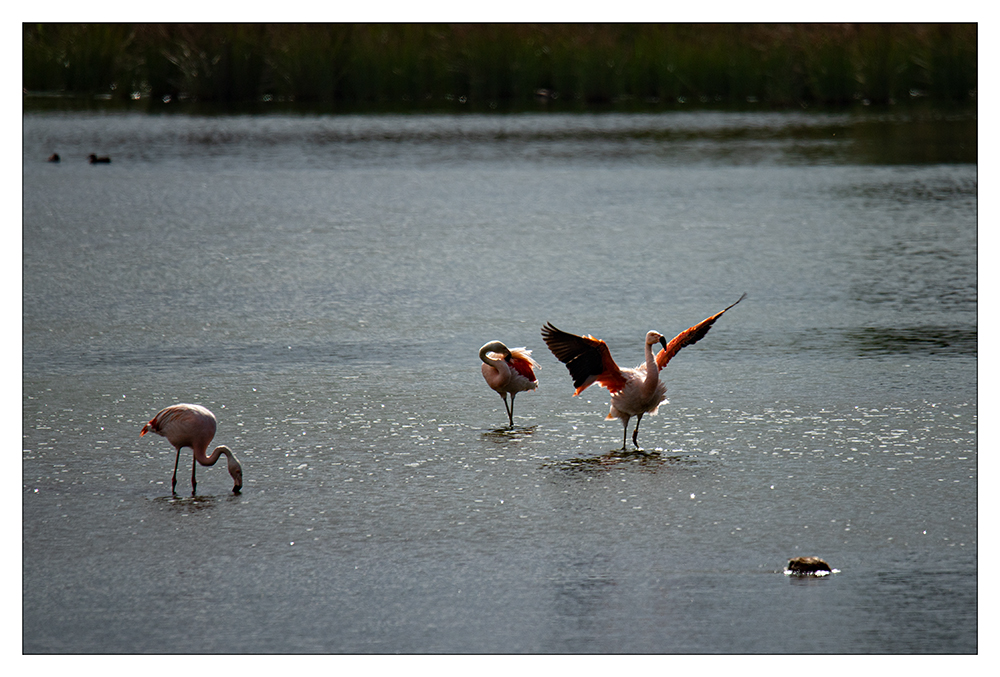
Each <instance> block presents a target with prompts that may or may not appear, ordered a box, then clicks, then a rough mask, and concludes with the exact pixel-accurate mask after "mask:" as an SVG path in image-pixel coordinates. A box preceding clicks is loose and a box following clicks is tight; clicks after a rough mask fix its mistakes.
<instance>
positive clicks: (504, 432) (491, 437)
mask: <svg viewBox="0 0 1000 677" xmlns="http://www.w3.org/2000/svg"><path fill="white" fill-rule="evenodd" d="M537 428H538V426H537V425H532V426H527V427H525V428H519V427H517V426H515V427H513V428H495V429H494V430H488V431H486V432H484V433H483V434H482V438H483V440H486V441H489V442H493V443H495V444H507V443H508V442H516V441H518V440H520V439H522V438H524V437H528V436H530V435H534V434H535V430H536V429H537Z"/></svg>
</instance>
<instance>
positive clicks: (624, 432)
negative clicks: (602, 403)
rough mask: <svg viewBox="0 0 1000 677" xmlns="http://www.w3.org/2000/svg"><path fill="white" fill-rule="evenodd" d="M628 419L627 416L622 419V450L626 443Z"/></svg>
mask: <svg viewBox="0 0 1000 677" xmlns="http://www.w3.org/2000/svg"><path fill="white" fill-rule="evenodd" d="M628 419H629V417H628V416H626V417H625V418H623V419H622V451H625V445H626V444H627V443H628Z"/></svg>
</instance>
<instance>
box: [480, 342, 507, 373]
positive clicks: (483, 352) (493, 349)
mask: <svg viewBox="0 0 1000 677" xmlns="http://www.w3.org/2000/svg"><path fill="white" fill-rule="evenodd" d="M490 353H498V354H500V355H504V356H506V355H507V353H508V351H507V346H505V345H504V344H502V343H499V342H493V343H487V344H486V345H485V346H483V347H482V348H480V349H479V359H481V360H482V361H483V362H484V363H485V364H488V365H490V366H491V367H494V368H499V365H500V364H501V363H503V364H504V365H506V361H505V360H503V359H499V360H495V359H493V358H492V357H490Z"/></svg>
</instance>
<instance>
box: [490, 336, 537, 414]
mask: <svg viewBox="0 0 1000 677" xmlns="http://www.w3.org/2000/svg"><path fill="white" fill-rule="evenodd" d="M494 356H497V357H494ZM479 359H481V360H482V361H483V378H484V379H486V384H487V385H489V387H490V388H493V390H495V391H497V392H498V393H499V394H500V397H502V398H503V408H504V409H505V410H506V412H507V419H508V420H509V421H510V427H511V428H513V427H514V396H515V395H517V394H518V393H519V392H522V391H524V390H534V389H535V388H537V387H538V379H537V378H535V372H534V371H532V369H537V368H538V363H537V362H535V361H534V360H533V359H532V358H531V351H530V350H527V349H525V348H514V349H513V350H511V349H510V348H508V347H507V346H505V345H504V344H503V343H501V342H500V341H490V342H489V343H487V344H486V345H484V346H483V347H482V348H480V349H479ZM507 393H510V407H508V406H507Z"/></svg>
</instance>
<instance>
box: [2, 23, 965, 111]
mask: <svg viewBox="0 0 1000 677" xmlns="http://www.w3.org/2000/svg"><path fill="white" fill-rule="evenodd" d="M22 35H23V57H24V58H23V86H24V88H25V90H27V91H31V92H33V91H44V92H64V93H68V94H75V95H104V96H108V95H110V96H111V97H118V98H123V99H127V98H152V99H156V100H159V99H162V98H164V97H170V98H171V99H174V98H187V99H192V100H199V101H223V102H249V101H259V100H261V99H262V98H264V99H276V100H297V101H315V102H334V103H352V104H365V103H412V104H413V105H418V104H420V103H422V102H441V101H451V100H461V101H467V102H469V103H470V104H471V105H473V106H485V105H490V106H491V107H496V106H503V107H507V106H512V105H518V104H523V103H525V102H529V101H532V100H533V99H534V98H536V97H539V96H543V97H544V98H546V100H557V101H560V102H567V101H568V102H578V103H580V104H594V103H605V102H622V101H637V102H677V101H691V102H705V103H737V102H739V103H744V102H747V101H758V102H762V103H766V104H770V105H774V106H789V105H809V104H820V105H838V104H846V103H851V102H854V101H858V100H867V101H870V102H874V103H891V102H897V101H903V100H907V99H910V98H914V97H921V98H927V99H930V100H933V101H940V102H952V101H968V100H970V99H974V98H975V92H976V88H977V86H978V85H977V83H978V71H977V38H978V30H977V26H976V25H975V24H943V25H942V24H861V25H825V24H807V25H776V24H767V25H760V24H710V25H697V24H676V25H674V24H668V25H661V24H599V25H586V24H568V25H562V24H474V25H451V24H448V25H438V24H307V25H292V24H278V25H264V24H110V25H108V24H25V25H24V26H23V31H22ZM542 90H544V91H542Z"/></svg>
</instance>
